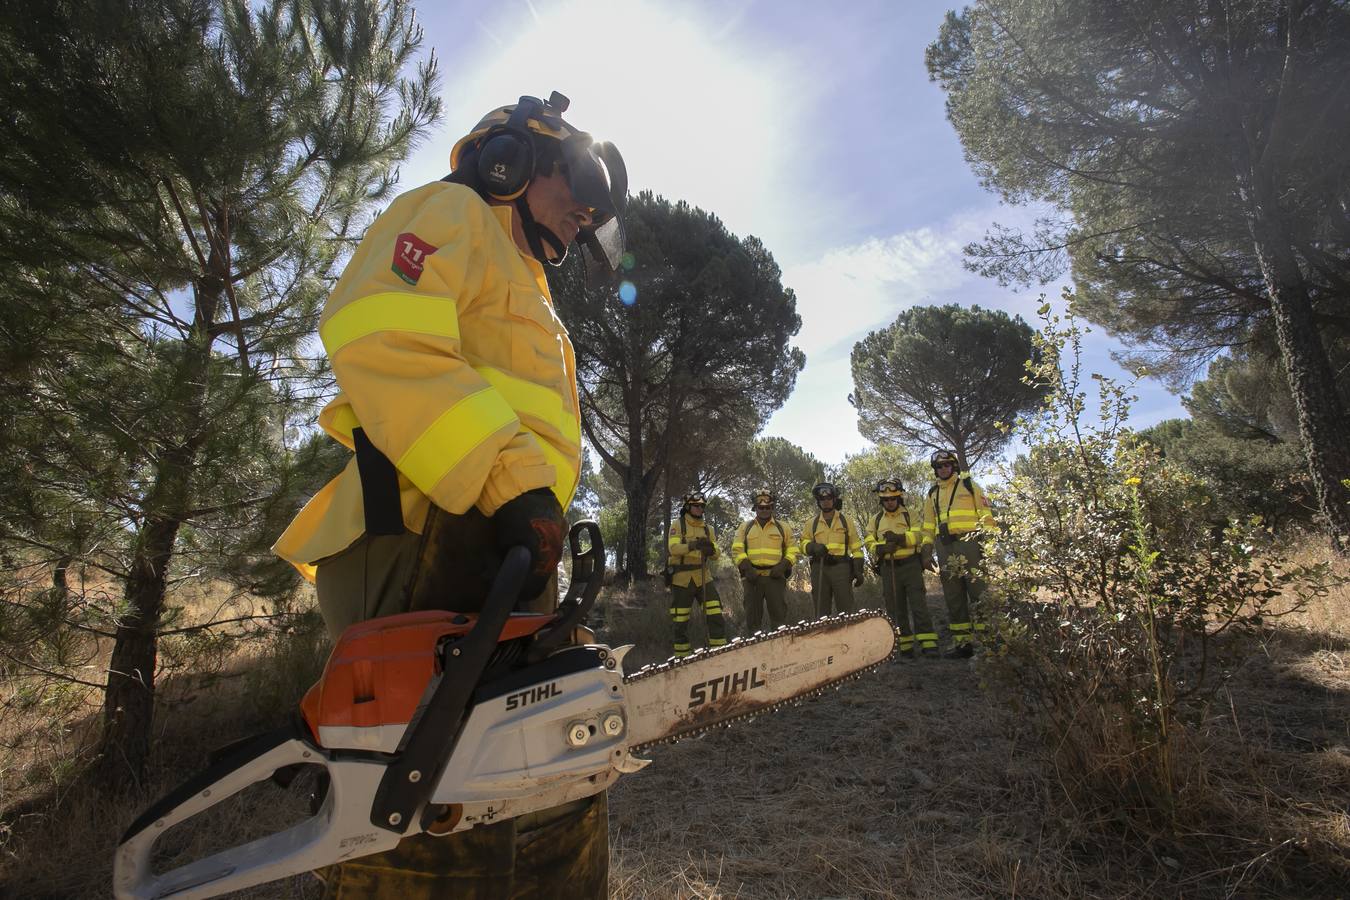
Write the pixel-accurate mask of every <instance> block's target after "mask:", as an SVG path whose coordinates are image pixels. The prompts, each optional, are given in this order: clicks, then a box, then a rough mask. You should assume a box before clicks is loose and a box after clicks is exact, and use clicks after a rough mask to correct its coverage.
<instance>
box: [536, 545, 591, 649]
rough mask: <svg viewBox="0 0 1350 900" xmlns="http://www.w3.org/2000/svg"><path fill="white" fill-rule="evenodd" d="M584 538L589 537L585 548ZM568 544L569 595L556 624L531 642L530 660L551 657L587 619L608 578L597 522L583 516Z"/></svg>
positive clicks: (556, 616) (560, 607)
mask: <svg viewBox="0 0 1350 900" xmlns="http://www.w3.org/2000/svg"><path fill="white" fill-rule="evenodd" d="M583 538H587V539H588V540H586V541H585V544H586V547H585V549H584V550H583V549H582V543H583V541H582V539H583ZM567 544H568V546H569V547H571V549H572V571H571V574H572V577H571V581H570V583H569V584H568V585H567V596H565V597H563V601H562V603H560V604H559V605H558V612H557V614H556V615H555V616H554V619H553V624H552V625H550V626H548V630H546V631H543V632H541V633H540V634H539V635H538V636H537V637H536V638H535V639H534V643H533V644H532V645H530V655H529V661H530V662H532V663H536V662H539V661H540V660H542V659H543V658H544V657H545V656H548V654H549V653H550V652H551V651H552V650H553V649H554V648H556V647H558V646H559V645H560V644H562V642H563V641H565V640H566V639H567V638H568V637H570V636H571V634H572V631H573V630H574V629H575V628H576V627H577V626H578V625H580V624H581V623H582V622H583V621H585V619H586V615H587V614H588V613H589V612H590V611H591V607H592V606H594V605H595V598H596V597H598V596H600V588H601V586H602V585H603V584H604V581H605V541H604V539H603V538H602V537H601V536H600V526H599V525H598V524H596V523H595V521H593V520H591V519H582V520H581V521H579V522H577V523H576V524H575V525H573V526H572V530H571V531H569V532H568V533H567Z"/></svg>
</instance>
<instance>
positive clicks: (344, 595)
mask: <svg viewBox="0 0 1350 900" xmlns="http://www.w3.org/2000/svg"><path fill="white" fill-rule="evenodd" d="M494 543H495V542H494V540H493V534H492V525H491V522H490V521H489V520H488V519H487V518H485V517H484V516H483V515H482V514H481V513H479V512H478V511H477V510H471V511H470V512H469V513H468V514H467V515H463V516H452V515H450V514H448V513H444V512H441V511H439V510H436V509H435V508H434V507H433V512H432V515H431V516H430V517H429V518H428V521H427V524H426V527H425V529H424V534H423V535H416V534H413V533H412V532H407V533H404V534H401V535H391V536H385V535H376V536H371V535H366V536H365V537H363V538H361V539H360V540H359V541H357V542H356V543H355V544H353V545H352V546H351V547H348V548H347V549H346V550H344V551H343V552H341V553H339V554H337V555H335V556H331V557H329V558H327V559H324V560H320V561H319V564H318V573H317V576H316V578H315V588H316V590H317V592H318V595H319V611H320V612H321V613H323V618H324V622H325V624H326V625H327V626H328V630H329V632H330V633H331V634H332V635H333V636H334V637H337V636H338V635H339V634H341V633H342V630H343V629H344V628H346V627H347V626H348V625H351V624H353V623H354V622H360V621H363V620H365V619H372V618H377V617H380V616H387V615H393V614H395V613H400V612H409V611H412V610H421V609H447V610H455V611H459V612H476V611H478V610H480V609H482V606H483V600H484V599H486V596H487V591H488V587H489V586H490V585H491V583H492V577H493V576H494V575H495V573H496V570H497V567H498V565H499V557H498V556H497V553H496V550H495V548H494ZM556 604H557V584H556V581H554V582H552V583H550V584H549V586H548V588H546V589H545V590H544V591H543V593H541V594H540V595H539V596H538V597H536V598H534V599H533V600H532V601H531V602H529V603H526V604H524V608H527V609H529V610H533V611H536V612H545V611H549V610H552V609H553V608H554V607H555V606H556ZM607 808H608V807H607V805H606V802H605V796H604V794H599V795H597V796H595V797H591V798H588V799H585V800H579V801H576V802H574V803H568V804H564V805H562V806H557V807H554V808H552V809H547V810H542V811H540V812H537V813H531V814H529V815H526V816H520V817H518V818H515V819H509V820H507V821H505V822H497V823H494V824H492V825H480V826H478V827H476V828H472V829H470V830H469V831H464V832H460V833H458V834H452V835H447V836H445V837H432V836H430V835H416V836H414V837H410V838H406V839H405V840H403V841H402V842H401V843H399V845H398V846H397V847H395V848H394V849H393V850H389V851H387V852H385V853H377V854H374V855H371V856H364V857H361V858H359V859H355V860H352V861H350V862H345V863H342V864H340V865H334V866H327V867H326V868H324V869H321V870H319V871H318V872H317V873H316V874H317V875H318V876H319V877H320V878H321V879H322V880H323V882H324V897H325V898H326V900H424V898H426V900H431V898H440V897H455V898H464V900H498V898H513V900H524V898H538V900H547V898H554V897H575V898H579V900H580V898H586V900H590V898H603V897H605V896H606V895H607V891H608V880H609V826H608V823H607V821H606V810H607Z"/></svg>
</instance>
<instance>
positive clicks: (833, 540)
mask: <svg viewBox="0 0 1350 900" xmlns="http://www.w3.org/2000/svg"><path fill="white" fill-rule="evenodd" d="M811 496H812V497H814V498H815V499H816V506H817V507H818V508H819V509H820V512H819V513H817V514H816V516H815V517H814V518H813V519H812V520H811V521H810V522H808V523H807V525H806V527H805V528H804V529H802V541H801V548H802V552H803V553H805V554H806V555H807V556H808V557H810V558H811V597H812V600H813V602H814V605H815V609H816V615H817V616H828V615H829V614H830V606H831V602H833V604H834V605H835V606H837V607H838V608H839V611H840V612H853V611H854V609H855V608H856V607H855V606H854V603H853V589H854V588H855V587H862V582H863V550H862V540H861V539H860V538H859V536H858V529H857V527H856V526H854V525H852V524H850V523H849V521H848V516H846V515H844V512H843V505H844V503H843V500H842V499H841V498H840V497H839V491H838V490H837V489H836V488H835V486H834V485H832V484H830V483H829V482H828V481H824V482H821V483H820V484H818V485H816V486H815V487H813V488H811Z"/></svg>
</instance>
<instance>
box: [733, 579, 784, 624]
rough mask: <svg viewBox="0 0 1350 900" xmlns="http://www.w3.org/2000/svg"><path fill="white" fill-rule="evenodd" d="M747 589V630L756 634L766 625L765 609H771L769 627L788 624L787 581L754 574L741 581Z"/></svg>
mask: <svg viewBox="0 0 1350 900" xmlns="http://www.w3.org/2000/svg"><path fill="white" fill-rule="evenodd" d="M741 586H742V587H744V588H745V630H746V632H747V633H748V634H754V633H755V632H756V631H759V630H760V628H761V627H762V626H763V625H764V607H766V606H767V607H768V608H769V627H770V628H777V627H779V626H780V625H786V624H787V580H786V579H784V578H775V577H773V576H772V575H759V574H754V575H751V576H750V577H749V578H742V579H741Z"/></svg>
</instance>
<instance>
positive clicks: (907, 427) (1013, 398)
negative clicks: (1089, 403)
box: [849, 305, 1045, 466]
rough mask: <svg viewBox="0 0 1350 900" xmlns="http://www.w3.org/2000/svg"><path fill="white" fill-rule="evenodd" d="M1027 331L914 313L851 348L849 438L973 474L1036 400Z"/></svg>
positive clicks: (987, 314) (951, 310)
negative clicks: (895, 447) (954, 462)
mask: <svg viewBox="0 0 1350 900" xmlns="http://www.w3.org/2000/svg"><path fill="white" fill-rule="evenodd" d="M1036 356H1037V351H1036V348H1035V346H1034V344H1033V342H1032V330H1031V327H1030V326H1029V325H1027V324H1026V323H1025V322H1023V321H1022V320H1021V318H1014V317H1010V316H1008V314H1007V313H1004V312H1000V311H998V310H985V309H981V308H980V307H978V306H972V307H969V308H966V307H961V306H956V305H947V306H916V307H914V308H912V309H907V310H905V311H904V312H902V313H901V314H900V315H899V316H898V317H897V318H896V320H895V321H894V322H893V323H892V324H890V325H888V326H887V327H885V328H879V329H877V330H876V331H873V332H871V333H869V334H868V335H867V336H866V337H864V338H863V339H862V340H861V341H859V342H858V343H857V344H854V346H853V355H852V361H853V384H854V390H853V393H852V394H851V395H850V397H849V400H850V402H851V403H852V404H853V406H854V409H856V410H857V412H858V430H859V431H861V432H862V434H863V436H864V437H866V438H868V439H870V440H873V441H876V442H877V443H902V444H906V445H909V446H912V447H922V448H925V449H928V450H941V449H951V450H955V451H956V453H957V455H958V456H959V457H960V458H961V460H962V461H963V462H964V463H965V464H966V465H967V466H970V465H974V464H975V463H977V462H978V461H979V460H980V459H982V458H984V457H986V456H988V455H989V454H991V453H997V452H998V451H999V450H1000V449H1001V448H1002V447H1003V446H1004V444H1006V443H1007V436H1006V434H1005V432H1003V431H1001V430H999V428H998V424H999V423H1004V424H1010V423H1011V422H1012V421H1013V419H1015V418H1016V417H1017V415H1018V414H1019V413H1021V412H1023V411H1025V410H1027V409H1030V408H1032V407H1034V406H1035V405H1036V404H1037V402H1038V401H1039V400H1040V398H1041V396H1042V395H1043V394H1044V393H1045V392H1044V390H1038V389H1037V388H1036V387H1035V386H1034V385H1030V384H1027V383H1026V382H1025V381H1024V379H1025V378H1026V375H1027V368H1026V363H1027V361H1028V360H1031V359H1034V358H1036Z"/></svg>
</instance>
